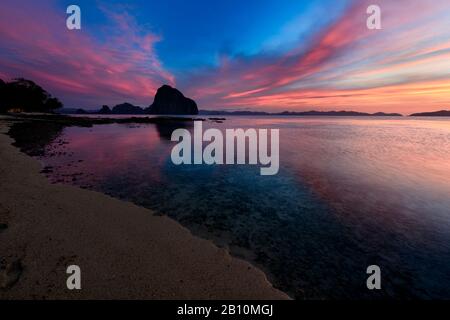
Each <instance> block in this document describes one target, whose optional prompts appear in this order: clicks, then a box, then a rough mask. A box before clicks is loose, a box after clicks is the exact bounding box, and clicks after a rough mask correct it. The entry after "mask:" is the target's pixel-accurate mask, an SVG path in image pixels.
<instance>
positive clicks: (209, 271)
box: [0, 118, 289, 299]
mask: <svg viewBox="0 0 450 320" xmlns="http://www.w3.org/2000/svg"><path fill="white" fill-rule="evenodd" d="M8 126H9V122H8V120H7V118H3V119H0V176H1V180H0V226H1V228H0V267H1V270H0V299H288V298H289V297H288V296H287V295H286V294H284V293H282V292H280V291H279V290H276V289H274V288H273V287H272V285H271V284H270V283H269V282H268V280H267V279H266V276H265V275H264V273H263V272H262V271H260V270H259V269H257V268H255V267H253V266H252V265H251V264H249V263H247V262H245V261H243V260H240V259H237V258H234V257H231V256H230V255H229V254H228V253H227V251H225V250H224V249H220V248H218V247H216V246H215V245H214V244H213V243H212V242H210V241H207V240H203V239H200V238H198V237H195V236H193V235H192V234H191V233H190V232H189V231H188V230H187V229H186V228H184V227H182V226H181V225H180V224H178V223H177V222H175V221H174V220H172V219H170V218H167V217H164V216H155V215H153V213H152V211H150V210H148V209H144V208H141V207H138V206H136V205H133V204H131V203H126V202H123V201H119V200H116V199H114V198H111V197H109V196H106V195H104V194H101V193H97V192H93V191H88V190H83V189H79V188H76V187H73V186H68V185H60V184H50V183H49V181H48V180H47V179H46V178H45V177H44V176H43V175H42V174H40V171H41V169H42V168H41V166H40V164H39V162H38V161H36V160H35V159H33V158H31V157H29V156H27V155H25V154H23V153H21V152H20V151H19V150H18V149H17V148H15V147H14V146H12V145H11V143H12V142H13V141H12V139H11V138H10V137H9V136H7V135H6V134H5V133H6V132H7V131H8ZM72 264H75V265H78V266H79V267H80V268H81V279H82V280H81V282H82V289H81V290H73V291H71V290H68V289H67V287H66V279H67V277H68V275H67V274H66V268H67V267H68V266H69V265H72Z"/></svg>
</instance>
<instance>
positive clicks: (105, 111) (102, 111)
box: [98, 105, 111, 114]
mask: <svg viewBox="0 0 450 320" xmlns="http://www.w3.org/2000/svg"><path fill="white" fill-rule="evenodd" d="M98 113H99V114H111V109H110V108H109V107H108V106H107V105H104V106H102V108H101V109H100V111H99V112H98Z"/></svg>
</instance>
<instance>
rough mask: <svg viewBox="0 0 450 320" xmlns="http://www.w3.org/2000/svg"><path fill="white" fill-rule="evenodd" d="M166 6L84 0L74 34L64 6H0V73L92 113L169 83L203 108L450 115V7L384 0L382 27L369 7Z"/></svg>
mask: <svg viewBox="0 0 450 320" xmlns="http://www.w3.org/2000/svg"><path fill="white" fill-rule="evenodd" d="M169 2H170V3H169V4H168V5H167V7H164V6H161V5H156V4H152V3H151V2H150V3H147V2H145V1H135V3H134V4H133V5H127V6H123V5H120V4H119V3H118V2H117V1H112V2H102V1H99V2H95V4H94V2H91V1H79V6H80V7H81V9H82V12H83V28H82V30H78V31H69V30H68V29H67V28H65V19H66V17H67V15H66V13H65V5H67V4H66V3H65V2H63V1H49V2H46V4H43V3H41V2H39V3H38V2H36V1H11V0H6V1H2V4H1V9H2V10H0V78H2V79H3V80H10V79H12V78H16V77H25V78H29V79H32V80H34V81H36V82H38V83H40V84H41V85H42V86H43V87H45V88H46V89H48V91H49V92H51V93H52V94H53V95H55V96H57V97H59V98H60V99H61V100H62V102H63V103H64V104H65V106H66V107H83V108H87V109H95V108H98V107H99V106H101V105H102V104H117V103H121V102H124V101H128V102H131V103H135V104H138V105H141V106H148V105H149V104H151V102H152V97H153V95H154V94H155V91H156V89H157V88H158V87H159V86H160V85H162V84H164V83H167V84H170V85H174V86H177V88H179V89H180V90H182V91H183V92H184V93H185V94H186V95H187V96H190V97H192V98H194V99H195V100H196V101H197V103H198V104H199V107H200V109H220V110H255V111H256V110H265V111H283V110H289V111H300V110H311V109H316V110H343V109H345V110H355V111H365V112H377V111H384V112H399V113H403V114H410V113H413V112H420V111H433V110H440V109H449V108H450V2H449V1H446V0H435V1H428V0H399V1H388V0H379V1H377V4H378V5H379V6H380V7H381V9H382V29H381V30H369V29H368V28H367V27H366V19H367V16H368V15H367V13H366V9H367V7H368V6H369V5H370V4H372V2H373V1H366V0H364V1H356V0H355V1H339V2H340V4H339V5H336V4H335V3H334V2H333V1H328V0H323V1H320V0H317V1H308V2H306V1H305V2H301V1H300V3H299V4H295V5H294V4H292V2H291V1H286V2H283V1H282V2H277V5H276V7H277V8H278V11H276V12H274V13H273V16H272V18H270V12H269V11H270V8H273V6H275V4H270V5H267V6H266V7H267V9H264V8H262V7H264V6H265V5H264V4H262V3H261V4H259V2H253V1H249V2H248V3H247V4H246V5H244V6H240V5H239V4H238V2H236V1H229V3H227V4H220V5H219V4H212V3H210V2H207V1H198V2H195V3H192V4H191V5H190V6H191V7H190V8H185V6H186V5H185V4H181V3H180V1H175V0H173V1H169ZM178 6H181V7H180V13H179V14H178V13H176V14H173V15H170V14H167V12H169V7H178ZM208 6H211V8H210V10H206V11H209V14H210V16H209V17H205V16H204V15H205V13H199V12H200V11H202V9H203V10H204V8H206V7H208ZM183 10H184V11H183ZM182 13H183V14H182ZM165 14H166V15H165ZM174 19H175V20H174ZM214 19H217V25H214V24H213V26H212V27H210V26H211V20H214ZM172 20H173V21H174V22H173V24H176V25H170V23H169V22H170V21H172ZM233 22H234V23H233ZM184 26H186V27H185V28H184Z"/></svg>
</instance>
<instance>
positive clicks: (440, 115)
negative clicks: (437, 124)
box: [410, 110, 450, 117]
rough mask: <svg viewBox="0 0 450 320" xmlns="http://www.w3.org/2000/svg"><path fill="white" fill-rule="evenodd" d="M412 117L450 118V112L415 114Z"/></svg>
mask: <svg viewBox="0 0 450 320" xmlns="http://www.w3.org/2000/svg"><path fill="white" fill-rule="evenodd" d="M410 117H450V110H440V111H434V112H421V113H413V114H411V115H410Z"/></svg>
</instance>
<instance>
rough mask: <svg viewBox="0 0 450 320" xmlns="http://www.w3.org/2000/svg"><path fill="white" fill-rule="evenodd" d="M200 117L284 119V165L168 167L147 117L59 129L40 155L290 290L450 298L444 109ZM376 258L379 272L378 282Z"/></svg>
mask: <svg viewBox="0 0 450 320" xmlns="http://www.w3.org/2000/svg"><path fill="white" fill-rule="evenodd" d="M185 125H186V124H185ZM187 125H188V127H189V124H187ZM190 125H191V126H192V124H190ZM208 127H214V128H219V129H225V128H248V127H253V128H279V129H280V171H279V173H278V175H276V176H261V175H260V174H259V166H248V165H240V166H236V165H234V166H233V165H232V166H207V165H197V166H194V165H192V166H186V165H183V166H175V165H173V164H172V162H171V159H170V151H171V148H172V147H173V146H174V143H173V142H171V141H170V135H171V132H172V130H173V129H175V127H174V126H163V125H154V124H145V125H118V124H115V125H100V126H95V127H93V128H77V127H71V128H66V129H65V130H64V131H63V133H62V135H61V136H60V138H59V139H57V140H56V141H54V142H53V143H52V144H51V145H49V146H48V148H47V156H45V157H43V158H42V159H41V160H42V161H43V163H44V165H48V166H52V167H53V172H52V173H49V178H50V179H51V180H52V181H54V182H64V183H70V184H75V185H79V186H82V187H85V188H90V189H93V190H97V191H102V192H104V193H107V194H110V195H112V196H114V197H117V198H121V199H125V200H128V201H132V202H135V203H137V204H139V205H142V206H145V207H148V208H151V209H154V210H155V211H156V212H157V213H158V214H166V215H169V216H170V217H172V218H174V219H176V220H178V221H179V222H181V223H182V224H183V225H185V226H187V227H188V228H189V229H190V230H192V232H193V233H194V234H197V235H200V236H202V237H205V238H209V239H212V240H214V241H215V243H216V244H218V245H220V246H224V247H227V248H228V249H229V250H230V251H231V252H232V253H233V254H234V255H236V256H239V257H243V258H245V259H247V260H249V261H251V262H253V263H254V264H256V265H258V266H259V267H260V268H262V269H263V270H264V271H265V272H266V273H267V274H268V276H269V278H270V280H271V281H272V282H273V283H274V285H275V286H277V287H279V288H281V289H283V290H284V291H286V292H288V293H289V294H291V295H292V296H293V297H297V298H307V299H313V298H314V299H316V298H319V299H322V298H325V299H326V298H369V299H370V298H384V297H395V298H414V297H421V298H450V196H449V195H450V119H447V120H446V119H411V118H401V119H400V118H392V119H391V118H387V119H385V118H383V119H380V118H328V117H326V118H325V117H318V118H296V117H227V120H226V121H224V122H223V123H215V122H212V121H207V122H205V123H204V128H205V129H206V128H208ZM190 129H192V127H190ZM124 214H126V212H124ZM371 264H376V265H379V266H380V267H381V271H382V290H379V291H375V292H374V291H369V290H367V288H366V278H367V274H366V268H367V266H368V265H371Z"/></svg>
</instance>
